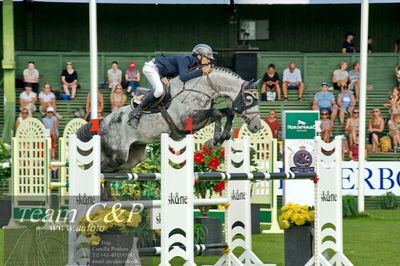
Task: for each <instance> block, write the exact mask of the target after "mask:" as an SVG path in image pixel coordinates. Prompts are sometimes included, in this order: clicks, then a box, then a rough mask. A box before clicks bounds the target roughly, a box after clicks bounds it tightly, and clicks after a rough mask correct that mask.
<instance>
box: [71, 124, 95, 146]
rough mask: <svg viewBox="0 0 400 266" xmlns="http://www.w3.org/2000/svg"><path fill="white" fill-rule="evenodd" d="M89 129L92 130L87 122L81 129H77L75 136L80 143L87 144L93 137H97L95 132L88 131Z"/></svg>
mask: <svg viewBox="0 0 400 266" xmlns="http://www.w3.org/2000/svg"><path fill="white" fill-rule="evenodd" d="M91 128H92V122H88V123H86V124H85V125H83V126H82V127H81V128H79V129H78V131H77V132H76V136H77V137H78V139H79V140H80V141H82V142H88V141H89V140H91V139H92V138H93V136H94V135H97V132H95V131H90V129H91Z"/></svg>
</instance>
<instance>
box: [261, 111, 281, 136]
mask: <svg viewBox="0 0 400 266" xmlns="http://www.w3.org/2000/svg"><path fill="white" fill-rule="evenodd" d="M264 121H265V122H266V123H267V124H268V126H269V128H270V129H271V131H272V137H273V138H274V139H277V138H278V131H279V119H277V118H276V111H275V110H274V109H271V110H270V111H269V116H268V117H267V118H264Z"/></svg>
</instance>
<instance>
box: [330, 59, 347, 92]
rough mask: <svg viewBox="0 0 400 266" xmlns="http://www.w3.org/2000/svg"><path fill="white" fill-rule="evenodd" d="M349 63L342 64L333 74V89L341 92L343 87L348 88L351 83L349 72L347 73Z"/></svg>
mask: <svg viewBox="0 0 400 266" xmlns="http://www.w3.org/2000/svg"><path fill="white" fill-rule="evenodd" d="M346 69H347V62H344V61H342V62H340V64H339V68H338V69H336V70H335V71H334V72H333V75H332V82H333V89H334V90H340V89H341V87H342V86H347V83H348V81H349V72H347V70H346Z"/></svg>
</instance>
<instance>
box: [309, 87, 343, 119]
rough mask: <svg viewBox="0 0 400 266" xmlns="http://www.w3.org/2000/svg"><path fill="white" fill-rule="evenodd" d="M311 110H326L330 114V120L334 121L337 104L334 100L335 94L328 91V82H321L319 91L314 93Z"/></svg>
mask: <svg viewBox="0 0 400 266" xmlns="http://www.w3.org/2000/svg"><path fill="white" fill-rule="evenodd" d="M312 109H313V110H319V111H323V110H325V111H328V112H329V113H330V114H331V121H332V122H333V121H335V118H336V115H337V105H336V102H335V96H333V93H332V92H329V91H328V83H327V82H322V83H321V91H320V92H317V93H316V94H315V95H314V100H313V106H312Z"/></svg>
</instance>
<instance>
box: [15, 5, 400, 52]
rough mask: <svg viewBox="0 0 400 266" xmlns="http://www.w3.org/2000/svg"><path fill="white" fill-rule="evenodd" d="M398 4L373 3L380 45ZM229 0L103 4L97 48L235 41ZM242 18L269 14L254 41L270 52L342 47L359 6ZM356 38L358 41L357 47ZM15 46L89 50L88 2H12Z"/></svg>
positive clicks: (243, 9) (393, 35) (396, 31)
mask: <svg viewBox="0 0 400 266" xmlns="http://www.w3.org/2000/svg"><path fill="white" fill-rule="evenodd" d="M399 11H400V5H396V4H374V5H370V35H372V36H373V38H374V49H375V51H377V52H389V51H392V50H393V43H394V40H396V39H398V38H400V28H399V27H398V25H397V23H396V21H397V17H398V14H399ZM231 14H232V13H231V9H230V8H229V6H222V5H187V6H183V5H121V4H120V5H110V4H99V5H98V29H99V32H98V38H99V51H104V52H108V51H118V52H121V51H122V52H123V51H130V52H132V51H158V50H165V51H167V50H169V51H187V50H190V48H191V47H192V46H193V44H195V43H199V42H205V43H209V44H210V45H212V46H213V47H216V48H237V47H238V43H237V36H236V34H237V26H236V25H235V24H229V22H228V18H229V16H230V15H231ZM237 14H238V18H239V19H269V20H270V40H266V41H254V42H250V44H251V45H252V46H255V47H258V48H260V49H261V50H267V51H307V52H310V51H311V52H314V51H315V52H337V51H340V48H341V43H342V41H343V35H344V33H345V32H346V31H353V32H355V33H356V34H357V35H359V27H360V26H359V25H360V6H359V5H295V6H293V5H292V6H289V5H287V6H285V5H274V6H269V5H254V6H237ZM358 37H359V36H357V37H356V45H357V48H359V43H358ZM15 38H16V50H19V51H21V50H51V51H57V50H63V51H88V50H89V24H88V5H86V4H52V3H33V4H31V5H26V4H24V3H15Z"/></svg>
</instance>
